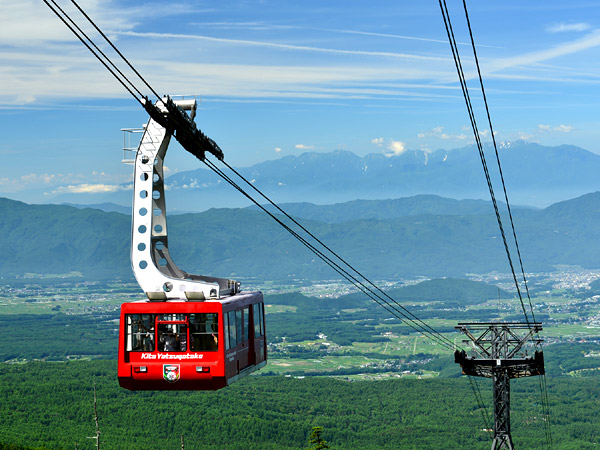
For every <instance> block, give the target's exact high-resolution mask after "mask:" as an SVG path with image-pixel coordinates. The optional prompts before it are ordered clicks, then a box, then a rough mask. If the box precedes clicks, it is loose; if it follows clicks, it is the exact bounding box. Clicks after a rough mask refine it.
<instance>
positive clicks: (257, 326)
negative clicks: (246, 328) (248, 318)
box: [252, 303, 262, 338]
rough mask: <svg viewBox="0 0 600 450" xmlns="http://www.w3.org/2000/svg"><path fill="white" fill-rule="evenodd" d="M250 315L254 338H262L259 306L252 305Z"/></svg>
mask: <svg viewBox="0 0 600 450" xmlns="http://www.w3.org/2000/svg"><path fill="white" fill-rule="evenodd" d="M252 313H253V315H254V337H255V338H257V337H259V336H262V330H261V327H260V304H258V303H255V304H254V305H252Z"/></svg>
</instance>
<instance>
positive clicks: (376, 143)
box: [371, 137, 383, 147]
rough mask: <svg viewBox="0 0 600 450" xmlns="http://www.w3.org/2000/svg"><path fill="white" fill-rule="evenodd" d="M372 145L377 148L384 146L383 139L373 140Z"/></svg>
mask: <svg viewBox="0 0 600 450" xmlns="http://www.w3.org/2000/svg"><path fill="white" fill-rule="evenodd" d="M371 144H375V145H376V146H377V147H381V146H382V145H383V138H382V137H378V138H375V139H371Z"/></svg>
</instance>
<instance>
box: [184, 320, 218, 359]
mask: <svg viewBox="0 0 600 450" xmlns="http://www.w3.org/2000/svg"><path fill="white" fill-rule="evenodd" d="M218 334H219V332H218V315H217V314H214V313H202V314H190V346H191V350H192V351H195V352H206V351H208V352H214V351H217V350H218V349H219V340H218Z"/></svg>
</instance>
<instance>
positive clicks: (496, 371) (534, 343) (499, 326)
mask: <svg viewBox="0 0 600 450" xmlns="http://www.w3.org/2000/svg"><path fill="white" fill-rule="evenodd" d="M456 329H457V330H460V331H462V332H463V333H465V334H466V335H467V337H468V338H469V339H468V340H466V341H465V342H466V343H470V345H471V349H472V354H471V356H469V355H467V352H466V351H464V350H457V351H456V352H455V353H454V360H455V362H457V363H458V364H460V366H461V368H462V372H463V374H465V375H472V376H475V377H485V378H491V379H492V389H493V397H494V440H493V442H492V450H504V449H507V450H514V448H515V447H514V444H513V441H512V437H511V434H510V380H511V378H522V377H532V376H535V375H543V374H544V354H543V352H542V351H541V350H537V349H538V348H540V344H541V342H542V340H541V339H540V338H538V337H537V333H538V332H539V331H541V330H542V324H541V323H538V322H536V323H520V322H510V323H499V322H497V323H459V324H458V326H457V327H456ZM532 347H533V348H534V350H533V356H530V352H531V350H532Z"/></svg>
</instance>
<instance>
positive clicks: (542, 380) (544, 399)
mask: <svg viewBox="0 0 600 450" xmlns="http://www.w3.org/2000/svg"><path fill="white" fill-rule="evenodd" d="M438 1H439V4H440V9H441V11H442V17H443V18H444V25H445V27H446V33H447V34H448V40H449V41H450V47H451V49H452V55H453V57H454V62H455V65H456V69H457V71H458V76H459V80H460V84H461V88H462V91H463V96H464V98H465V102H466V104H467V110H468V113H469V119H470V120H471V125H472V128H473V133H474V135H475V140H476V142H477V148H478V150H479V154H480V158H481V162H482V165H483V169H484V172H485V175H486V180H487V183H488V188H489V190H490V196H491V198H492V203H493V205H494V210H495V212H496V218H497V221H498V226H499V227H500V231H501V234H502V239H503V241H504V247H505V250H506V254H507V257H508V261H509V264H510V268H511V271H512V275H513V280H514V282H515V286H516V288H517V293H518V295H519V300H520V302H521V307H522V309H523V313H524V315H525V320H526V321H527V324H528V325H529V327H530V328H531V324H530V323H529V318H528V316H527V312H526V311H525V305H524V302H523V297H522V295H521V289H520V287H519V283H518V281H517V276H516V274H515V270H514V266H513V263H512V258H511V256H510V251H509V248H508V245H507V241H506V236H505V233H504V229H503V226H502V220H501V218H500V214H499V212H498V206H497V203H496V199H495V196H494V192H493V187H492V184H491V179H490V176H489V172H488V169H487V164H486V162H485V155H484V153H483V146H482V145H481V141H480V137H479V132H478V131H477V125H476V122H475V115H474V112H473V108H472V105H471V100H470V98H469V93H468V89H467V84H466V77H465V75H464V72H463V69H462V64H461V62H460V56H459V53H458V47H457V45H456V41H455V39H454V32H453V30H452V24H451V22H450V15H449V13H448V6H447V4H446V0H443V6H442V0H438ZM463 8H464V11H465V17H466V21H467V25H468V29H469V35H470V38H471V46H472V48H473V55H474V59H475V64H476V67H477V74H478V76H479V83H480V86H481V92H482V96H483V101H484V105H485V110H486V114H487V119H488V123H489V126H490V133H491V135H492V142H493V145H494V151H495V155H496V161H497V164H498V171H499V173H500V180H501V182H502V188H503V191H504V198H505V201H506V206H507V209H508V215H509V219H510V224H511V227H512V232H513V239H514V243H515V248H516V250H517V254H518V258H519V264H520V267H521V274H522V277H523V283H524V285H525V289H526V293H527V299H528V301H529V309H530V311H531V315H532V318H533V321H534V322H535V313H534V310H533V305H532V302H531V296H530V293H529V287H528V284H527V278H526V276H525V270H524V268H523V260H522V257H521V251H520V249H519V243H518V240H517V234H516V231H515V225H514V220H513V216H512V211H511V208H510V202H509V201H508V194H507V190H506V184H505V182H504V175H503V172H502V166H501V164H500V157H499V153H498V147H497V144H496V138H495V135H494V129H493V127H492V120H491V116H490V111H489V107H488V103H487V97H486V95H485V89H484V86H483V77H482V75H481V70H480V66H479V60H478V58H477V51H476V48H475V40H474V38H473V32H472V29H471V22H470V20H469V13H468V10H467V5H466V0H463ZM538 381H539V387H540V395H541V404H542V409H543V414H544V431H545V434H546V442H547V444H548V448H551V446H552V435H551V433H550V408H549V401H548V387H547V382H546V374H543V375H542V376H541V377H539V379H538Z"/></svg>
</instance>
